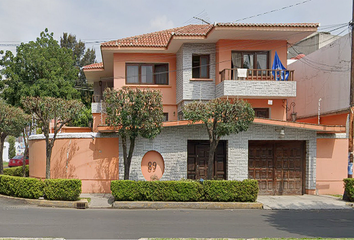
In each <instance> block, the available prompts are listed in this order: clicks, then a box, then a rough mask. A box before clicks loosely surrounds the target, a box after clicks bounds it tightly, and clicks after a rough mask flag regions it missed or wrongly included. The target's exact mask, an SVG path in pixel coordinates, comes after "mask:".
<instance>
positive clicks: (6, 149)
mask: <svg viewBox="0 0 354 240" xmlns="http://www.w3.org/2000/svg"><path fill="white" fill-rule="evenodd" d="M9 146H10V144H9V143H8V142H4V149H3V152H2V160H3V161H4V162H8V161H9V160H10V159H9Z"/></svg>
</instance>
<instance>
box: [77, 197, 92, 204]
mask: <svg viewBox="0 0 354 240" xmlns="http://www.w3.org/2000/svg"><path fill="white" fill-rule="evenodd" d="M81 199H86V200H87V202H88V203H90V202H91V198H89V197H81V198H79V200H81Z"/></svg>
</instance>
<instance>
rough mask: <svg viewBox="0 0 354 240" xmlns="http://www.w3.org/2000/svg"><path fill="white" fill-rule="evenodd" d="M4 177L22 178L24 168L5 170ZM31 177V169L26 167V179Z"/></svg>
mask: <svg viewBox="0 0 354 240" xmlns="http://www.w3.org/2000/svg"><path fill="white" fill-rule="evenodd" d="M4 175H9V176H17V177H22V176H23V175H22V166H20V167H13V168H5V169H4ZM28 176H29V167H28V165H26V177H28Z"/></svg>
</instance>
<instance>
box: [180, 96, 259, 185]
mask: <svg viewBox="0 0 354 240" xmlns="http://www.w3.org/2000/svg"><path fill="white" fill-rule="evenodd" d="M183 115H184V118H185V119H187V120H190V121H192V122H193V123H195V122H202V123H204V125H205V126H206V129H207V132H208V136H209V158H208V171H207V178H208V179H212V178H213V173H214V155H215V151H216V148H217V146H218V144H219V141H220V138H221V137H223V136H226V135H230V134H232V133H239V132H242V131H247V129H248V127H249V125H250V124H251V123H252V122H253V119H254V110H253V108H252V107H251V105H250V104H249V103H247V102H245V101H242V100H237V101H236V100H235V101H231V100H229V99H221V98H217V99H213V100H211V101H208V102H201V101H199V102H192V103H189V104H187V105H185V106H184V108H183Z"/></svg>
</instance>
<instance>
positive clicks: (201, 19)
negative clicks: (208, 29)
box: [193, 17, 211, 24]
mask: <svg viewBox="0 0 354 240" xmlns="http://www.w3.org/2000/svg"><path fill="white" fill-rule="evenodd" d="M193 18H194V19H197V20H200V21H202V22H203V23H206V24H211V23H210V22H207V21H205V20H204V19H203V18H199V17H193Z"/></svg>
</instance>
